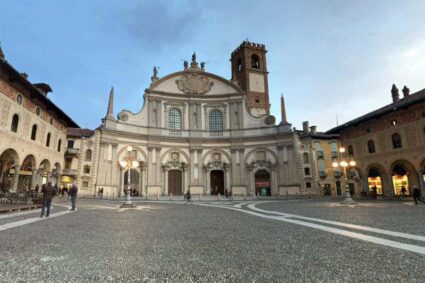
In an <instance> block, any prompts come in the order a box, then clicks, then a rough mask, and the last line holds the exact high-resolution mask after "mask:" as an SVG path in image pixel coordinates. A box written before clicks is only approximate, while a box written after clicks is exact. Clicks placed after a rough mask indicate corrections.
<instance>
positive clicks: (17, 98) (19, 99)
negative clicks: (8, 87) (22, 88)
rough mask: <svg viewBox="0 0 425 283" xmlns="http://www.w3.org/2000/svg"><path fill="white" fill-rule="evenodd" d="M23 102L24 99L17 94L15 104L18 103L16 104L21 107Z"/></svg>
mask: <svg viewBox="0 0 425 283" xmlns="http://www.w3.org/2000/svg"><path fill="white" fill-rule="evenodd" d="M23 101H24V98H23V97H22V94H20V93H18V95H17V96H16V102H18V104H19V105H21V104H22V102H23Z"/></svg>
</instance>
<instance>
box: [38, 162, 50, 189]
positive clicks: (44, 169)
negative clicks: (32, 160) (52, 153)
mask: <svg viewBox="0 0 425 283" xmlns="http://www.w3.org/2000/svg"><path fill="white" fill-rule="evenodd" d="M38 171H39V174H40V176H41V178H42V180H41V184H46V183H47V182H48V181H49V174H50V162H49V160H47V159H44V160H43V161H41V163H40V166H39V169H38Z"/></svg>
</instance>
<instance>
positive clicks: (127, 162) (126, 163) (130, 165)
mask: <svg viewBox="0 0 425 283" xmlns="http://www.w3.org/2000/svg"><path fill="white" fill-rule="evenodd" d="M132 151H133V148H132V147H131V146H128V147H127V153H128V154H127V158H125V159H124V160H121V161H120V162H119V163H120V166H121V167H122V168H123V169H125V168H127V169H128V172H127V193H126V199H125V202H124V203H123V204H122V205H121V207H123V208H133V207H136V206H135V205H134V204H133V202H132V201H131V169H134V168H137V167H138V166H139V162H138V161H137V160H134V159H132V158H131V152H132Z"/></svg>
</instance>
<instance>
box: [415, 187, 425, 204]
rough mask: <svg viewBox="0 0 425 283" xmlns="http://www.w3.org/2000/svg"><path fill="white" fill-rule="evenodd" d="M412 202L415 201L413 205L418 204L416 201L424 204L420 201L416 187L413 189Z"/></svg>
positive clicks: (419, 193)
mask: <svg viewBox="0 0 425 283" xmlns="http://www.w3.org/2000/svg"><path fill="white" fill-rule="evenodd" d="M413 200H414V201H415V204H418V200H419V201H421V202H423V203H425V201H423V199H421V191H420V190H419V188H418V187H413Z"/></svg>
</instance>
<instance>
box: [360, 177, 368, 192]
mask: <svg viewBox="0 0 425 283" xmlns="http://www.w3.org/2000/svg"><path fill="white" fill-rule="evenodd" d="M360 183H361V186H362V192H368V191H369V182H368V180H367V177H366V176H363V177H362V178H361V179H360Z"/></svg>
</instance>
